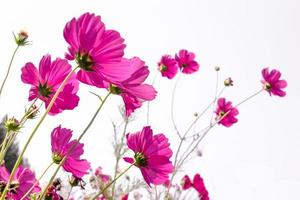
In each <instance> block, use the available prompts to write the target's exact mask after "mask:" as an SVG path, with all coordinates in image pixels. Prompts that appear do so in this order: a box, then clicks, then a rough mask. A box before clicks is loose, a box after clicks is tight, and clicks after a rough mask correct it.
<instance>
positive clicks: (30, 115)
mask: <svg viewBox="0 0 300 200" xmlns="http://www.w3.org/2000/svg"><path fill="white" fill-rule="evenodd" d="M38 113H39V108H38V107H37V106H36V105H32V106H31V107H30V108H28V110H25V114H26V116H27V118H28V119H34V118H36V116H37V115H38Z"/></svg>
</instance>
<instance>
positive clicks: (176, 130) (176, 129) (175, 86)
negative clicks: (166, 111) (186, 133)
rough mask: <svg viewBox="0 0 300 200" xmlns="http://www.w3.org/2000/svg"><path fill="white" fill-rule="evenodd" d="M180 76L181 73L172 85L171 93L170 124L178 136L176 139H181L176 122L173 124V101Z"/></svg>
mask: <svg viewBox="0 0 300 200" xmlns="http://www.w3.org/2000/svg"><path fill="white" fill-rule="evenodd" d="M180 75H181V73H180V74H179V76H178V78H177V80H176V82H175V85H174V88H173V92H172V100H171V119H172V123H173V126H174V129H175V132H176V134H177V135H178V137H179V138H180V139H182V136H181V135H180V132H179V130H178V128H177V125H176V122H175V118H174V101H175V91H176V88H177V85H178V83H179V79H180Z"/></svg>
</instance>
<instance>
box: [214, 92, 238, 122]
mask: <svg viewBox="0 0 300 200" xmlns="http://www.w3.org/2000/svg"><path fill="white" fill-rule="evenodd" d="M227 112H228V113H227ZM215 113H216V114H217V117H216V120H219V119H220V118H222V117H223V116H224V115H225V114H226V113H227V114H226V116H225V117H224V118H223V119H222V120H221V121H219V124H222V125H223V126H226V127H230V126H231V125H232V124H234V123H236V122H237V121H238V120H237V118H235V117H236V116H237V115H238V114H239V111H238V109H237V108H235V107H233V106H232V103H231V101H227V102H226V99H225V98H219V99H218V106H217V109H216V111H215Z"/></svg>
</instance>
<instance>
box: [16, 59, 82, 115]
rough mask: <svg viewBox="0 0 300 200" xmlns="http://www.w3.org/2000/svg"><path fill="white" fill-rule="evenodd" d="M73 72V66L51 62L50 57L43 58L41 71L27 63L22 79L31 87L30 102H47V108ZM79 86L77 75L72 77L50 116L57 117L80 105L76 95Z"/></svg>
mask: <svg viewBox="0 0 300 200" xmlns="http://www.w3.org/2000/svg"><path fill="white" fill-rule="evenodd" d="M71 70H72V69H71V65H69V64H68V62H67V61H66V60H64V59H60V58H57V59H56V60H54V61H53V62H51V56H50V55H45V56H43V58H42V59H41V61H40V64H39V69H37V68H36V67H35V66H34V65H33V64H32V63H26V65H25V66H24V67H23V68H22V75H21V79H22V81H23V82H24V83H26V84H30V85H31V89H30V91H29V98H28V99H29V101H31V100H34V99H36V98H39V99H41V100H42V101H44V102H45V107H46V108H47V106H48V105H49V103H50V101H51V99H52V97H53V96H54V94H55V92H56V91H57V89H58V88H59V86H60V85H61V83H62V82H63V80H64V79H65V77H66V76H67V74H69V73H70V71H71ZM78 84H79V83H78V81H77V79H76V74H73V75H71V77H70V78H69V80H68V81H67V83H66V85H65V86H64V88H63V89H62V91H61V92H60V93H59V95H58V97H57V99H56V100H55V102H54V104H53V107H52V108H51V110H50V112H49V114H50V115H55V114H57V113H60V112H62V111H63V110H72V109H74V108H75V107H76V106H77V105H78V102H79V97H78V96H77V95H76V93H77V91H78Z"/></svg>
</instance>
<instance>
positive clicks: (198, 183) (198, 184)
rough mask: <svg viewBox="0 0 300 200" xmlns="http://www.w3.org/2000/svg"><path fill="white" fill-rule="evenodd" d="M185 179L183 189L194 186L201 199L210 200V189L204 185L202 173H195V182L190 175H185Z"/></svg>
mask: <svg viewBox="0 0 300 200" xmlns="http://www.w3.org/2000/svg"><path fill="white" fill-rule="evenodd" d="M182 181H183V186H182V188H183V190H187V189H189V188H191V187H193V188H194V189H195V190H196V191H197V192H198V194H199V198H200V200H209V196H208V191H207V190H206V187H205V185H204V181H203V179H202V178H201V176H200V174H195V176H194V179H193V182H192V181H191V179H190V177H188V176H187V175H185V176H184V177H183V179H182Z"/></svg>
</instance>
